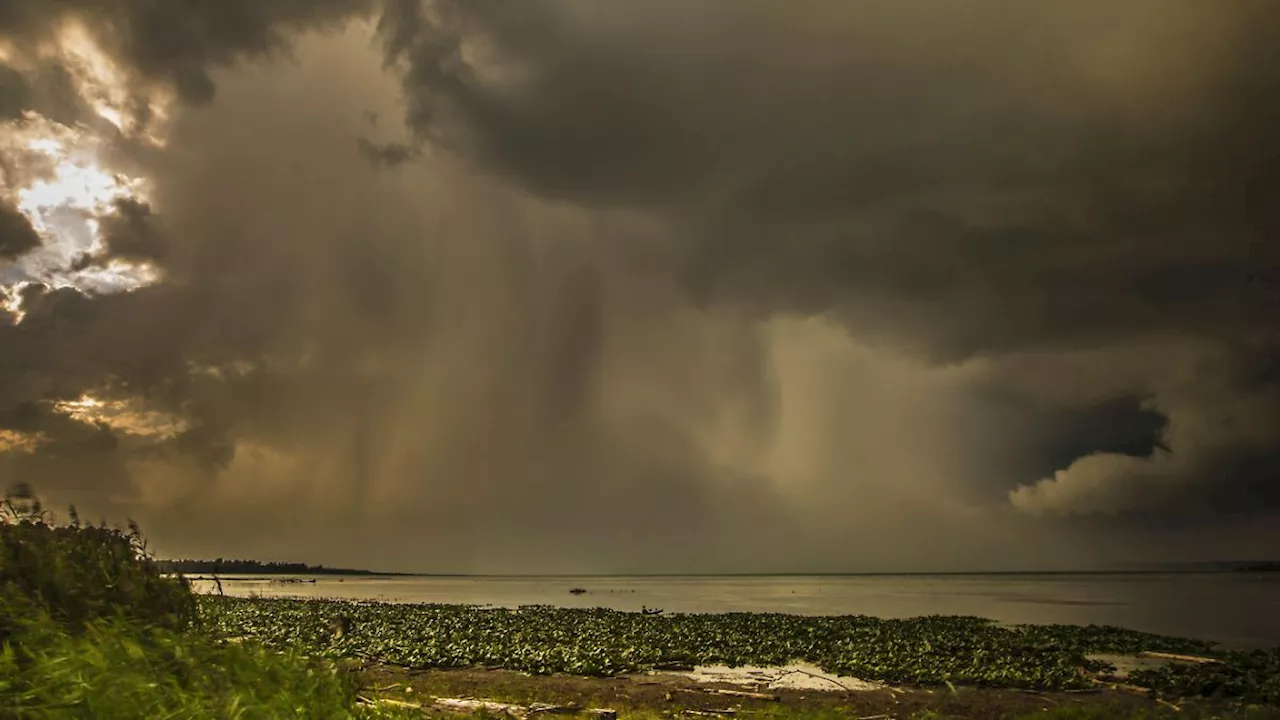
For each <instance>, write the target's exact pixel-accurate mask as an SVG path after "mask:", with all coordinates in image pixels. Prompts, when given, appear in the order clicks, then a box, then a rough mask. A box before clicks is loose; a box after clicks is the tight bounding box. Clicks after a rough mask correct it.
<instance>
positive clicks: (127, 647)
mask: <svg viewBox="0 0 1280 720" xmlns="http://www.w3.org/2000/svg"><path fill="white" fill-rule="evenodd" d="M196 620H197V605H196V599H195V595H194V594H193V593H192V592H191V589H190V587H189V586H188V584H187V583H186V582H185V581H184V580H182V579H180V578H169V577H165V576H164V575H163V574H162V573H161V572H160V571H159V569H158V568H157V566H156V565H155V563H154V562H153V561H152V560H151V559H150V558H149V557H148V556H147V554H146V546H145V543H144V542H143V540H142V535H141V533H140V532H139V531H138V529H137V528H136V527H131V528H130V529H129V530H128V531H123V530H115V529H109V528H106V527H89V526H82V525H80V523H79V522H78V521H76V520H75V519H74V513H73V519H72V522H71V523H69V524H65V525H58V524H55V523H53V522H52V521H51V520H50V517H49V514H48V513H46V512H44V511H43V510H41V509H40V507H39V506H38V505H37V504H35V503H34V502H32V501H31V500H30V497H29V493H26V492H24V493H21V494H19V495H18V496H17V497H14V496H12V495H11V496H8V497H5V498H4V500H3V502H2V503H0V717H5V718H9V717H14V718H130V719H132V718H152V717H168V718H211V719H212V718H218V719H219V720H221V719H223V718H281V717H305V718H351V717H385V716H388V713H387V712H386V711H377V712H375V711H374V710H372V709H368V708H358V707H357V706H356V690H355V687H354V683H353V681H352V679H351V677H350V676H349V675H348V674H347V673H345V672H341V671H339V670H338V669H337V667H336V666H334V665H333V664H321V663H317V662H315V661H311V660H305V659H303V658H301V657H299V656H298V655H296V654H294V653H281V652H278V651H275V650H269V649H267V648H264V647H262V646H261V645H259V644H254V643H243V644H241V643H226V642H219V641H216V640H214V639H213V638H211V637H210V636H209V635H208V634H207V633H205V632H204V631H203V628H200V627H196V626H195V621H196ZM397 716H403V713H398V714H397Z"/></svg>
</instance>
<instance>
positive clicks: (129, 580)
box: [0, 498, 196, 639]
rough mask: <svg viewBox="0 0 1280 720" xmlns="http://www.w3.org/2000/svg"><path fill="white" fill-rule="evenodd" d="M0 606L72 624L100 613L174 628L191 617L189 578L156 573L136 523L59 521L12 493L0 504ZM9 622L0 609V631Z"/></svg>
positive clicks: (193, 603)
mask: <svg viewBox="0 0 1280 720" xmlns="http://www.w3.org/2000/svg"><path fill="white" fill-rule="evenodd" d="M73 519H74V514H73ZM0 608H3V609H4V610H5V613H4V614H5V615H8V617H10V618H12V617H15V616H30V615H35V614H45V615H48V616H49V617H50V618H52V619H53V620H55V621H57V622H59V623H62V624H63V625H65V626H66V627H67V628H68V629H71V630H75V629H77V628H81V627H83V626H84V625H85V624H87V623H89V622H91V621H93V620H95V619H99V618H122V619H126V620H130V621H135V622H139V623H143V624H146V625H154V626H160V627H166V628H170V629H175V630H176V629H182V628H184V627H186V626H187V625H188V624H189V623H190V622H191V621H192V620H194V619H195V617H196V600H195V596H194V594H193V593H192V592H191V588H190V585H189V584H188V583H187V582H186V581H185V580H183V579H181V578H169V577H165V576H163V575H162V574H161V573H160V571H159V568H158V567H157V566H156V564H155V563H154V562H153V561H152V560H151V559H150V558H149V557H147V555H146V552H145V545H144V543H143V541H142V536H141V533H140V532H139V531H138V529H137V527H136V526H134V527H132V528H131V530H130V531H129V532H128V533H126V532H123V531H120V530H115V529H110V528H106V527H89V526H81V525H80V524H79V522H78V521H74V520H73V523H72V524H69V525H61V526H59V525H55V524H53V523H52V522H51V521H49V520H48V515H47V514H46V513H43V512H41V511H40V510H39V508H38V506H37V507H36V508H34V509H33V510H29V511H26V512H24V511H23V510H22V509H21V508H19V507H17V506H16V505H15V504H14V502H13V500H12V499H11V498H6V499H5V501H4V503H3V505H2V506H0ZM11 624H12V623H11V622H6V621H5V619H4V615H0V639H3V638H4V637H6V636H7V634H8V633H9V632H11V628H9V627H6V626H7V625H11Z"/></svg>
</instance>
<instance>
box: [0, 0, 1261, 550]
mask: <svg viewBox="0 0 1280 720" xmlns="http://www.w3.org/2000/svg"><path fill="white" fill-rule="evenodd" d="M1276 19H1277V18H1276V11H1275V10H1273V9H1271V6H1270V5H1268V4H1266V3H1263V2H1239V3H1232V4H1230V5H1221V4H1219V5H1214V6H1209V5H1205V6H1191V5H1177V6H1175V5H1170V4H1168V3H1161V2H1154V1H1153V2H1139V3H1130V4H1127V5H1125V6H1124V7H1123V8H1119V7H1116V6H1114V5H1113V4H1112V5H1106V4H1102V3H1092V2H1084V3H1070V4H1068V3H1054V4H1051V5H1035V6H1032V5H1027V4H1025V3H1017V2H1011V1H1010V2H1004V1H997V0H984V1H982V2H975V3H967V4H963V5H944V4H939V3H925V2H910V1H909V2H902V1H901V0H899V1H897V2H892V3H889V2H866V3H856V4H847V5H832V4H829V3H809V2H795V0H791V1H790V2H786V3H783V2H753V3H748V4H742V3H730V2H706V3H698V4H696V5H689V4H687V3H675V2H666V1H665V0H660V1H658V2H648V3H635V2H621V1H620V0H617V1H614V0H610V1H605V2H599V1H595V2H577V1H574V0H555V1H551V0H548V1H547V2H538V3H517V4H512V3H498V2H491V1H489V0H469V1H468V2H454V1H451V0H441V1H437V2H429V3H420V2H418V1H417V0H387V2H385V3H382V4H377V5H376V6H375V5H374V4H372V3H366V2H344V1H337V0H335V1H333V2H323V3H314V2H286V1H283V0H280V1H276V2H247V1H246V2H228V3H208V4H196V5H192V6H190V7H188V6H187V5H182V6H179V5H172V4H163V3H161V4H155V3H141V2H136V3H134V2H117V3H110V4H106V5H104V4H102V3H74V2H73V3H52V2H49V3H46V2H33V3H25V4H20V5H18V4H11V5H9V6H5V8H4V9H2V10H0V38H3V39H4V40H5V41H7V42H8V43H9V46H6V47H12V50H11V51H10V53H9V55H0V61H2V62H10V61H9V60H8V59H7V58H14V60H13V61H12V62H10V64H11V65H12V68H13V69H12V70H10V71H8V74H5V73H4V72H0V121H6V120H5V119H6V118H9V120H7V122H10V123H22V122H24V120H23V118H24V117H25V116H24V114H23V113H24V112H26V113H33V112H34V113H39V115H40V116H41V117H44V118H48V119H49V120H50V121H53V122H58V123H63V124H65V125H66V126H67V127H80V128H85V129H86V130H84V132H93V133H95V134H96V136H97V137H99V138H100V142H101V143H102V146H103V149H102V151H101V153H100V154H101V156H102V158H103V162H104V163H109V164H112V165H114V166H115V167H116V168H119V169H120V171H121V172H126V173H128V174H130V175H131V176H137V177H140V178H145V179H146V186H147V188H149V189H148V190H147V192H146V194H145V196H143V195H137V196H134V195H127V194H123V191H122V194H121V196H119V197H115V198H114V199H113V200H112V201H111V202H110V203H108V204H107V205H106V206H104V207H103V208H98V209H94V212H95V213H99V214H100V217H98V218H97V220H96V222H97V224H96V225H95V226H94V227H95V228H96V229H97V230H96V231H97V232H98V237H99V238H100V247H99V246H93V252H94V253H96V254H94V255H92V256H90V255H84V256H82V258H81V259H76V260H75V262H74V264H73V265H72V266H71V267H70V268H69V269H67V270H66V271H65V272H63V274H62V275H58V276H57V277H54V276H52V275H51V276H50V277H49V278H44V279H40V278H36V276H35V275H34V272H35V270H36V269H40V268H41V267H44V266H43V265H38V264H37V265H32V264H31V262H30V261H26V262H27V264H26V265H22V264H19V263H20V261H21V259H22V258H23V257H31V256H30V255H29V254H30V253H31V252H33V251H34V250H36V249H37V248H38V246H40V245H41V244H42V240H43V244H44V245H49V244H50V242H51V240H50V237H49V233H50V232H53V231H51V230H49V229H48V228H44V229H41V228H37V227H35V226H33V225H32V224H31V223H30V221H29V218H28V217H27V216H26V215H23V214H21V213H19V212H18V206H17V205H16V204H14V205H12V207H13V210H12V211H10V210H9V209H7V208H8V207H10V206H7V205H0V273H3V272H6V271H5V270H4V268H5V266H4V263H6V262H9V263H10V265H11V269H9V270H8V271H7V272H9V273H10V274H9V275H3V274H0V284H4V283H7V285H5V287H6V291H5V292H6V294H5V296H4V297H7V298H8V300H6V305H5V306H6V307H10V308H20V312H16V311H15V312H14V313H10V314H11V315H12V317H13V318H14V319H13V320H11V321H8V322H7V323H4V324H0V348H2V351H0V480H5V481H16V480H26V481H29V482H31V483H32V484H33V485H35V486H36V487H37V489H38V490H40V492H41V493H42V494H44V495H46V496H47V497H48V498H49V499H50V500H51V501H53V502H55V503H67V502H74V503H76V504H77V505H79V506H81V507H82V508H87V513H88V514H89V516H90V517H93V516H95V515H96V514H102V515H107V516H111V517H120V516H123V515H132V516H135V517H138V518H139V519H140V520H141V521H142V522H143V524H144V527H147V528H150V529H151V532H152V534H153V535H154V536H155V541H156V543H157V546H158V547H160V548H162V549H164V550H166V551H168V552H172V553H174V554H189V555H209V556H219V555H221V556H229V555H233V554H245V555H254V556H260V557H264V558H270V559H305V560H309V561H312V562H325V563H329V564H357V565H363V566H370V565H376V566H379V567H386V568H389V569H416V570H439V571H450V570H490V571H600V572H625V571H755V570H762V571H779V570H793V571H809V570H857V569H937V568H948V569H955V568H984V567H1029V566H1035V567H1054V566H1063V565H1080V564H1096V563H1098V562H1101V561H1103V559H1104V556H1103V555H1102V554H1101V553H1102V551H1101V549H1100V548H1099V547H1098V546H1096V545H1095V544H1094V542H1095V540H1096V539H1097V538H1102V537H1105V538H1107V540H1108V541H1111V540H1115V539H1119V540H1120V541H1121V542H1123V543H1127V545H1126V547H1128V548H1130V549H1129V550H1128V551H1127V552H1129V554H1131V555H1132V556H1134V557H1141V558H1160V557H1164V555H1167V553H1168V552H1170V551H1169V550H1168V548H1169V546H1168V544H1167V543H1164V536H1163V535H1161V533H1163V532H1165V530H1164V528H1167V527H1170V526H1171V524H1174V523H1176V524H1177V526H1178V527H1179V528H1180V530H1181V532H1182V533H1183V534H1184V536H1185V537H1186V538H1201V539H1208V538H1215V537H1216V538H1219V540H1218V541H1215V542H1216V544H1214V543H1210V542H1205V543H1202V544H1201V545H1200V546H1199V547H1197V548H1195V549H1196V550H1197V551H1203V552H1214V553H1220V554H1234V555H1241V554H1249V553H1251V552H1254V551H1258V550H1259V549H1260V548H1258V547H1257V546H1256V538H1257V537H1258V534H1257V533H1256V532H1255V531H1253V530H1250V531H1249V532H1243V531H1242V532H1240V533H1234V534H1233V533H1230V532H1224V528H1232V527H1245V526H1246V525H1247V526H1248V527H1250V528H1256V527H1257V526H1258V524H1259V523H1262V524H1265V523H1268V522H1271V521H1273V520H1274V518H1275V517H1276V516H1277V514H1278V513H1280V492H1277V491H1276V487H1277V485H1276V482H1275V469H1276V460H1277V458H1278V457H1280V446H1278V445H1277V444H1276V443H1277V441H1276V438H1277V437H1280V434H1277V430H1280V427H1278V425H1280V414H1278V413H1277V411H1276V410H1275V408H1277V407H1280V397H1278V395H1280V384H1278V383H1280V378H1277V374H1276V372H1275V367H1276V364H1275V358H1276V357H1277V356H1278V355H1277V351H1278V350H1280V342H1278V338H1277V336H1276V334H1275V332H1274V331H1273V330H1272V329H1271V326H1272V325H1273V324H1274V323H1275V321H1276V320H1278V319H1280V318H1278V317H1277V314H1278V312H1280V291H1278V290H1277V284H1276V279H1277V267H1280V262H1278V261H1280V257H1277V251H1276V250H1275V248H1274V246H1275V243H1274V242H1272V241H1271V240H1272V238H1273V236H1274V235H1275V232H1276V230H1277V229H1280V222H1278V220H1280V213H1278V212H1277V210H1276V209H1275V208H1274V207H1273V205H1274V203H1269V202H1267V199H1268V198H1269V197H1270V196H1271V195H1273V194H1274V191H1275V189H1276V185H1277V183H1276V180H1277V178H1276V176H1275V172H1276V170H1275V168H1276V167H1278V166H1277V164H1276V161H1277V160H1280V158H1277V154H1278V153H1277V150H1278V148H1277V141H1276V134H1275V131H1274V130H1273V128H1274V127H1278V126H1280V125H1278V124H1277V121H1280V107H1278V106H1277V104H1278V102H1277V100H1276V98H1278V97H1280V94H1277V92H1276V91H1277V90H1280V87H1278V85H1280V72H1276V71H1275V70H1273V69H1271V68H1269V67H1268V66H1267V64H1266V63H1263V62H1258V58H1260V57H1264V56H1265V55H1266V51H1267V48H1270V47H1272V46H1274V45H1275V44H1276V41H1277V40H1280V38H1277V37H1274V36H1275V35H1276V30H1275V28H1276V27H1280V25H1278V24H1277V23H1275V22H1274V20H1276ZM72 21H79V22H80V23H82V24H83V26H84V27H85V28H88V29H90V30H91V31H92V32H91V33H90V34H91V35H92V37H93V39H94V41H95V42H96V43H97V46H98V47H99V48H100V50H101V52H102V53H104V54H105V57H107V58H109V59H110V62H111V63H112V64H113V66H114V67H115V69H116V73H117V74H118V75H119V76H120V78H121V79H120V82H119V83H117V85H118V86H119V87H123V88H126V89H127V91H128V92H127V97H128V98H135V99H134V100H130V101H129V102H125V101H119V102H117V101H118V100H119V98H116V99H114V100H112V99H111V98H110V97H108V98H107V99H108V100H111V102H112V103H115V105H113V106H112V107H115V106H119V108H122V109H118V110H117V113H118V114H122V115H123V116H126V117H127V118H131V119H132V123H130V122H125V121H121V120H118V119H114V120H113V118H114V116H111V115H106V116H103V115H102V114H101V109H100V107H99V106H101V105H102V104H103V103H104V102H105V101H104V100H102V98H100V97H98V96H97V95H93V94H92V93H86V92H84V91H83V90H82V89H78V88H81V86H82V85H83V81H82V80H78V78H83V77H84V76H85V71H84V69H83V67H81V66H80V65H77V64H76V62H74V60H75V57H74V54H70V55H69V54H67V53H63V54H62V55H58V54H54V55H49V54H48V53H46V54H44V55H41V54H40V52H38V47H39V46H40V42H41V41H42V40H44V41H49V39H50V38H57V37H61V36H59V35H58V33H59V32H60V30H59V28H62V27H65V26H66V25H67V23H68V22H72ZM77 83H80V85H77ZM112 87H115V86H114V85H113V86H112ZM168 95H172V97H173V98H174V99H176V105H174V106H173V107H172V108H171V110H170V111H169V114H170V115H171V116H172V117H161V116H160V114H157V112H158V111H157V110H154V109H153V108H162V107H164V105H163V104H162V103H160V102H159V101H158V100H157V98H159V99H163V98H164V97H167V96H168ZM104 97H106V96H105V95H104ZM95 103H96V104H95ZM130 103H132V104H130ZM130 108H132V109H130ZM149 113H150V114H149ZM104 118H106V122H104ZM370 118H380V119H381V121H379V122H373V121H371V120H370ZM161 120H165V121H166V123H171V127H168V131H167V133H166V134H165V137H164V138H163V142H160V141H159V140H157V139H154V138H153V139H150V140H149V139H148V138H150V135H154V134H157V133H158V132H159V130H158V128H159V127H160V121H161ZM77 123H79V124H78V125H77ZM12 127H15V128H16V127H18V125H12ZM24 127H25V126H24ZM9 156H10V157H16V156H15V155H13V153H10V155H9ZM15 167H17V166H15ZM18 169H19V170H21V171H22V172H19V173H17V174H14V175H12V176H6V189H5V192H6V194H7V196H8V195H12V194H14V193H17V192H19V190H21V189H22V188H24V187H29V186H30V184H31V183H34V182H37V181H38V179H39V178H43V177H48V176H49V175H50V173H51V172H52V170H51V169H49V168H44V169H41V168H36V167H34V166H32V168H26V166H22V167H19V168H18ZM130 187H132V186H130ZM139 192H141V191H139ZM48 217H50V218H55V219H57V222H64V220H62V219H60V218H61V216H56V215H53V214H48ZM10 220H12V222H10ZM50 222H53V220H50ZM65 222H66V223H67V225H66V227H73V225H74V223H72V221H71V220H66V221H65ZM75 227H79V226H78V225H75ZM37 231H39V232H37ZM41 233H43V235H42V234H41ZM55 244H56V243H55ZM78 257H79V256H78ZM120 263H126V264H130V266H134V265H137V266H141V267H145V268H151V270H149V271H148V272H149V274H147V275H146V277H147V278H148V280H147V282H145V283H141V284H139V285H138V286H137V287H133V286H130V287H129V289H127V290H123V289H120V288H116V287H115V286H113V285H112V284H111V283H112V282H114V281H113V280H112V278H113V277H114V276H113V275H112V273H113V272H118V270H116V269H113V268H119V267H123V266H122V265H120ZM32 268H34V269H32ZM23 273H25V274H23ZM76 273H82V275H76ZM81 277H92V278H97V280H96V282H97V283H98V284H97V285H93V286H90V285H87V284H85V283H83V282H79V281H78V280H77V278H81ZM58 278H66V279H65V281H64V280H61V279H58ZM104 278H105V279H104ZM0 299H3V298H0ZM19 316H20V318H21V319H20V321H18V318H19ZM5 448H7V449H5ZM922 527H928V528H930V529H931V530H930V532H929V533H925V532H923V531H921V530H920V528H922ZM1013 538H1016V542H1015V541H1014V540H1013ZM1187 543H1188V545H1187V547H1192V546H1193V545H1194V543H1193V541H1192V540H1190V539H1189V540H1187ZM1176 552H1183V551H1182V550H1176ZM1162 553H1163V554H1164V555H1162ZM1106 559H1112V558H1110V557H1106Z"/></svg>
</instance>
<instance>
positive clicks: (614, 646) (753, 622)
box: [201, 597, 1274, 700]
mask: <svg viewBox="0 0 1280 720" xmlns="http://www.w3.org/2000/svg"><path fill="white" fill-rule="evenodd" d="M201 610H202V616H203V617H204V619H205V622H206V623H207V624H208V626H209V627H210V628H211V629H212V630H213V631H215V632H218V633H221V634H224V635H231V636H238V637H243V636H251V637H253V638H256V639H259V640H261V641H262V642H264V643H266V644H268V645H270V646H274V647H301V648H305V649H306V650H307V652H310V653H313V654H317V655H333V656H340V655H361V656H371V657H377V658H380V659H381V660H383V661H385V662H389V663H395V664H400V665H407V666H415V667H465V666H474V665H483V666H493V667H503V668H508V669H512V670H521V671H526V672H531V673H540V674H546V673H556V672H565V673H573V674H579V675H611V674H617V673H622V672H629V671H637V670H645V669H651V668H658V667H665V666H672V665H714V664H724V665H731V666H741V665H782V664H787V663H792V662H809V663H813V664H815V665H818V666H819V667H821V668H822V669H824V670H826V671H828V672H835V673H840V674H845V675H852V676H857V677H860V678H864V679H869V680H883V681H888V682H894V683H903V684H943V683H955V684H966V685H979V686H997V687H1024V688H1041V689H1070V688H1082V687H1089V686H1091V685H1092V683H1093V681H1092V679H1091V678H1090V676H1089V674H1088V673H1087V672H1086V671H1087V670H1089V669H1096V668H1095V664H1094V663H1092V662H1091V661H1090V660H1088V658H1087V655H1089V654H1092V653H1132V652H1139V651H1143V650H1154V651H1164V652H1177V653H1196V654H1215V653H1216V654H1219V655H1221V656H1222V657H1223V663H1222V664H1212V665H1205V666H1201V667H1202V668H1209V667H1217V668H1227V670H1224V672H1227V673H1234V672H1239V673H1243V676H1244V677H1250V678H1254V679H1255V682H1254V684H1249V683H1248V682H1245V681H1239V682H1236V684H1227V683H1225V682H1223V683H1219V686H1218V688H1219V690H1220V692H1218V695H1220V696H1223V697H1238V698H1246V699H1252V700H1265V699H1266V697H1267V695H1266V694H1265V693H1263V694H1261V695H1260V694H1259V693H1258V692H1257V691H1256V689H1257V688H1259V687H1264V686H1265V685H1266V683H1265V682H1263V681H1261V680H1258V679H1257V678H1259V677H1260V675H1259V673H1262V672H1266V671H1267V670H1266V668H1265V667H1263V666H1264V665H1265V663H1260V664H1258V667H1257V668H1255V669H1249V668H1250V667H1252V666H1246V665H1244V664H1242V663H1243V660H1242V658H1245V657H1246V656H1243V655H1239V654H1231V653H1227V654H1222V653H1217V651H1216V648H1215V646H1213V645H1212V644H1211V643H1206V642H1202V641H1198V640H1187V639H1180V638H1173V637H1166V636H1160V635H1152V634H1148V633H1141V632H1135V631H1130V630H1124V629H1121V628H1115V627H1103V626H1091V627H1071V626H1062V625H1054V626H1015V627H1005V626H1000V625H997V624H995V623H993V622H991V621H989V620H984V619H982V618H975V617H921V618H912V619H907V620H881V619H877V618H873V617H866V616H839V617H804V616H795V615H782V614H760V613H725V614H718V615H680V614H676V615H645V614H641V613H627V612H619V611H614V610H606V609H594V610H583V609H570V608H553V607H543V606H530V607H522V608H519V609H501V608H499V609H493V608H479V607H472V606H460V605H399V604H384V603H353V602H342V601H323V600H286V599H244V598H239V599H237V598H227V597H206V598H202V601H201ZM339 616H344V617H348V618H351V619H352V620H353V621H354V622H353V625H354V627H355V631H354V632H352V633H350V634H347V635H344V636H343V637H342V638H340V639H334V638H333V637H332V636H331V635H330V633H329V631H328V628H329V627H330V626H331V624H332V622H333V621H334V619H335V618H337V617H339ZM1248 657H1252V656H1248ZM1267 657H1270V658H1271V660H1270V662H1273V663H1274V655H1270V656H1267ZM1268 667H1271V668H1273V669H1274V665H1273V666H1268ZM1166 672H1167V675H1161V676H1156V675H1151V676H1148V677H1147V678H1145V679H1146V680H1147V682H1148V683H1149V687H1153V688H1157V689H1160V690H1161V691H1165V692H1169V693H1177V692H1179V690H1180V689H1181V688H1186V689H1187V690H1189V691H1190V690H1197V689H1199V688H1202V686H1193V685H1191V684H1189V683H1188V682H1187V681H1184V680H1179V679H1178V678H1184V677H1187V676H1184V675H1180V674H1179V673H1181V672H1185V671H1183V670H1181V669H1179V670H1169V671H1166ZM1179 683H1181V685H1180V684H1179ZM1186 694H1196V693H1195V692H1188V693H1186Z"/></svg>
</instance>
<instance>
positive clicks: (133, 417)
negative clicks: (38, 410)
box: [53, 395, 187, 438]
mask: <svg viewBox="0 0 1280 720" xmlns="http://www.w3.org/2000/svg"><path fill="white" fill-rule="evenodd" d="M53 410H54V411H55V412H57V413H61V414H63V415H66V416H68V417H70V418H72V419H74V420H78V421H80V422H83V423H95V424H96V423H100V424H103V425H107V426H109V427H110V428H111V429H112V430H115V431H117V432H123V433H127V434H130V435H138V436H143V437H152V438H171V437H174V436H176V435H178V434H179V433H181V432H182V431H184V430H186V429H187V425H186V423H185V422H184V421H182V420H180V419H178V418H175V417H173V416H172V415H169V414H167V413H162V412H156V411H154V410H148V409H146V408H145V407H143V406H142V405H141V404H140V403H139V402H138V401H137V400H136V399H132V398H130V399H113V400H103V399H100V398H96V397H93V396H91V395H82V396H80V397H79V398H77V399H75V400H61V401H58V402H55V403H53Z"/></svg>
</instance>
